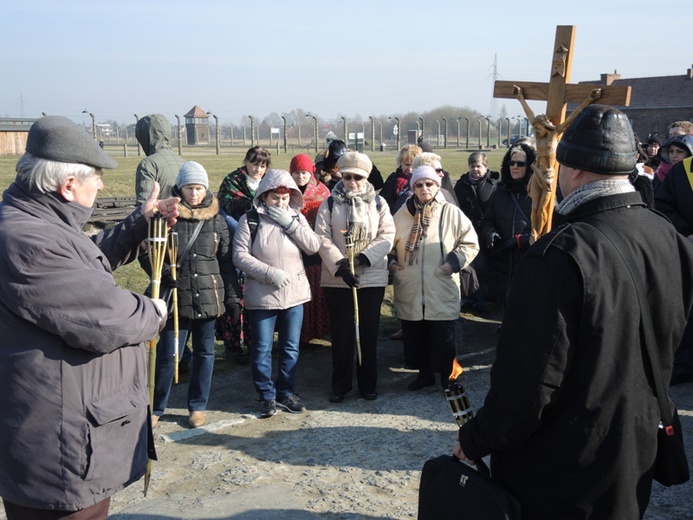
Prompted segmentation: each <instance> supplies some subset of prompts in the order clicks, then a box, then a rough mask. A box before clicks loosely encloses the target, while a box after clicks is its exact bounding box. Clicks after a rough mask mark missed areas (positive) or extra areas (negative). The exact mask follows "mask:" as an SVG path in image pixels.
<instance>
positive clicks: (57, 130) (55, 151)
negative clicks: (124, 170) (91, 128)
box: [26, 116, 118, 169]
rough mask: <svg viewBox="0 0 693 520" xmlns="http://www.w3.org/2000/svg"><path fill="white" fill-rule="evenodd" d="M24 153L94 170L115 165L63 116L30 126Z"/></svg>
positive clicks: (49, 118) (89, 138)
mask: <svg viewBox="0 0 693 520" xmlns="http://www.w3.org/2000/svg"><path fill="white" fill-rule="evenodd" d="M26 151H27V153H30V154H31V155H33V156H34V157H40V158H41V159H48V160H50V161H58V162H67V163H78V164H86V165H88V166H93V167H94V168H109V169H112V168H116V167H117V166H118V163H117V162H115V161H114V160H113V159H111V158H110V157H109V155H108V154H107V153H106V152H104V151H103V150H102V149H101V147H100V146H99V145H98V144H96V142H95V141H94V140H93V139H92V138H91V137H90V136H89V134H87V133H86V132H85V131H84V129H83V128H82V127H80V126H78V125H76V124H75V123H73V122H72V121H70V120H69V119H68V118H66V117H62V116H46V117H42V118H41V119H39V120H37V121H36V122H35V123H34V124H33V125H31V128H30V129H29V136H28V137H27V141H26Z"/></svg>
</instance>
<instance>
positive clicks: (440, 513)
mask: <svg viewBox="0 0 693 520" xmlns="http://www.w3.org/2000/svg"><path fill="white" fill-rule="evenodd" d="M462 518H469V519H477V518H478V519H483V520H496V519H498V520H516V519H519V518H520V504H519V502H518V501H517V499H516V498H515V497H513V496H512V495H511V494H510V492H508V491H507V490H506V489H505V488H503V487H502V486H501V485H500V484H498V483H497V482H496V481H494V480H493V479H492V478H491V477H490V475H489V470H488V466H486V464H485V463H484V462H483V461H478V465H477V469H474V468H473V467H472V466H469V465H467V464H465V463H464V462H461V461H460V460H459V459H457V458H456V457H453V456H452V455H442V456H440V457H436V458H433V459H430V460H428V461H426V464H424V467H423V471H422V472H421V483H420V486H419V515H418V520H448V519H449V520H453V519H455V520H459V519H462Z"/></svg>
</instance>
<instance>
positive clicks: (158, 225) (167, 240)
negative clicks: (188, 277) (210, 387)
mask: <svg viewBox="0 0 693 520" xmlns="http://www.w3.org/2000/svg"><path fill="white" fill-rule="evenodd" d="M147 252H148V253H149V262H150V265H151V269H152V273H151V288H152V293H151V298H152V299H158V298H160V297H161V274H162V271H163V268H164V259H165V257H166V255H167V254H168V257H169V264H170V266H171V277H172V278H173V279H174V280H176V279H177V273H176V261H177V259H178V233H176V232H175V231H171V232H169V228H168V224H167V222H166V219H164V218H163V217H162V216H161V214H160V213H155V214H154V216H153V217H152V218H151V219H149V236H148V239H147ZM171 297H172V299H173V325H174V343H175V345H174V366H175V368H174V382H175V383H178V291H177V289H176V288H175V287H174V288H173V289H172V290H171ZM158 339H159V338H158V336H155V337H154V338H153V339H152V340H151V341H150V342H149V345H148V350H149V366H148V374H147V375H148V386H149V405H150V411H153V410H154V379H155V376H154V374H155V367H156V344H157V342H158ZM151 476H152V461H151V459H150V460H149V462H148V463H147V470H146V472H145V474H144V496H147V490H148V489H149V482H150V480H151Z"/></svg>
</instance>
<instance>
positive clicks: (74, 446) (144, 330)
mask: <svg viewBox="0 0 693 520" xmlns="http://www.w3.org/2000/svg"><path fill="white" fill-rule="evenodd" d="M91 213H92V209H91V208H86V207H84V206H80V205H79V204H76V203H70V202H65V201H64V200H63V199H62V198H60V197H58V196H56V195H54V194H41V193H38V192H37V191H35V190H32V191H30V190H29V187H28V186H27V185H26V184H24V183H21V182H20V181H18V182H16V183H15V184H13V185H12V186H10V187H9V188H8V189H7V191H6V192H5V193H4V195H3V202H2V204H0V251H2V255H1V257H0V395H1V396H2V397H1V398H0V496H2V498H3V499H5V500H8V501H10V502H13V503H16V504H19V505H22V506H27V507H31V508H38V509H53V510H63V511H75V510H78V509H82V508H85V507H88V506H91V505H93V504H95V503H97V502H100V501H102V500H104V499H106V498H108V497H110V496H111V495H113V494H114V493H115V492H117V491H118V490H119V489H121V488H123V487H125V486H126V485H128V484H130V483H132V482H134V481H136V480H137V479H139V478H140V477H141V476H142V475H143V474H144V471H145V467H146V464H147V438H148V436H149V435H151V433H149V430H148V424H149V423H148V421H147V405H148V404H149V392H148V390H147V351H146V348H145V346H144V343H143V342H145V341H147V340H150V339H152V338H154V337H155V336H156V334H157V332H158V327H159V315H158V312H157V310H156V307H155V305H154V303H153V302H152V301H151V300H150V299H149V298H147V297H145V296H142V295H140V294H135V293H132V292H130V291H127V290H125V289H121V288H120V287H118V286H117V285H116V284H115V281H114V279H113V274H112V270H113V269H115V268H116V267H118V266H120V265H122V264H124V263H126V262H128V261H131V260H133V259H134V258H135V252H136V250H137V247H138V245H139V244H140V243H141V242H142V241H143V240H145V239H146V237H147V222H146V220H145V218H144V217H143V216H142V214H141V212H140V210H137V211H135V212H134V213H133V214H132V215H131V216H129V217H128V218H126V219H125V220H124V221H123V222H121V223H120V224H118V225H117V226H115V227H114V228H112V229H110V230H107V231H105V232H102V233H101V234H99V235H97V236H96V237H94V239H90V238H89V237H87V236H86V235H85V234H84V233H82V226H83V225H84V223H85V222H86V221H87V219H88V218H89V217H90V216H91Z"/></svg>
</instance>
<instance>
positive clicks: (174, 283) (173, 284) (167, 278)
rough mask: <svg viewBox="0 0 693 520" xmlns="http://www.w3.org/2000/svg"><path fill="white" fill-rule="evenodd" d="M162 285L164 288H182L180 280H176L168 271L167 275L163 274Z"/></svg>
mask: <svg viewBox="0 0 693 520" xmlns="http://www.w3.org/2000/svg"><path fill="white" fill-rule="evenodd" d="M161 285H162V287H170V288H171V289H178V287H180V282H179V281H178V280H174V279H173V276H171V272H170V271H168V272H166V273H162V274H161Z"/></svg>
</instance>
